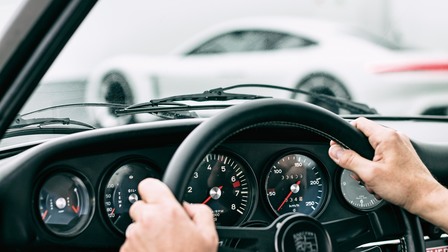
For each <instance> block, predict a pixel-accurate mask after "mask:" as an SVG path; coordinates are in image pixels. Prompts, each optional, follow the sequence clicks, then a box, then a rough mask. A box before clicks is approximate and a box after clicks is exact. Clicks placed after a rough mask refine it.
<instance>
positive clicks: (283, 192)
mask: <svg viewBox="0 0 448 252" xmlns="http://www.w3.org/2000/svg"><path fill="white" fill-rule="evenodd" d="M324 172H325V170H324V169H323V167H322V166H321V165H320V164H319V163H318V162H316V161H314V160H313V158H311V157H310V156H308V155H305V154H299V153H291V154H287V155H283V156H281V157H280V158H278V159H277V160H275V162H274V163H273V164H272V165H271V166H270V168H269V170H268V173H267V175H266V181H265V191H266V198H267V201H268V203H269V206H270V207H271V208H272V210H273V212H274V213H276V214H277V215H281V214H285V213H290V212H297V213H303V214H307V215H316V214H317V212H318V211H319V209H320V208H321V207H322V205H323V203H324V198H325V196H326V190H327V180H326V176H325V173H324Z"/></svg>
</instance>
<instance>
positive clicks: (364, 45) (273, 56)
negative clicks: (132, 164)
mask: <svg viewBox="0 0 448 252" xmlns="http://www.w3.org/2000/svg"><path fill="white" fill-rule="evenodd" d="M446 9H448V2H446V1H443V0H439V1H430V2H424V3H423V2H419V1H398V0H397V1H388V0H384V1H368V0H363V1H359V0H353V1H341V0H328V1H297V0H284V1H281V2H279V1H264V0H256V1H255V0H247V1H236V0H228V1H218V2H217V1H206V0H197V1H146V0H139V1H137V0H134V1H132V3H129V2H126V1H119V0H107V1H99V2H98V3H97V5H96V6H95V7H94V9H93V10H92V11H91V13H90V14H89V15H88V16H87V18H86V20H85V21H84V22H83V23H82V25H81V26H80V27H79V29H78V31H77V32H76V33H75V34H74V36H73V38H72V39H71V40H70V41H69V43H68V44H67V46H66V47H65V48H64V49H63V51H62V53H61V54H60V56H59V57H58V58H57V60H56V61H55V62H54V64H53V66H52V67H51V68H50V70H49V71H48V73H47V74H46V75H45V77H44V78H43V79H42V81H41V83H40V85H39V87H38V88H37V89H36V90H35V93H34V94H33V95H32V97H31V98H30V100H29V101H28V102H27V103H26V105H25V106H24V108H23V109H22V111H21V114H25V113H29V112H32V111H35V110H39V109H42V108H46V107H52V106H58V105H67V104H78V105H77V106H74V105H73V106H64V107H59V108H54V109H49V110H43V111H40V112H38V113H31V114H29V115H26V116H23V118H21V119H30V118H53V119H54V118H69V119H70V120H76V121H78V122H82V123H85V124H88V125H90V126H93V127H110V126H115V125H122V124H130V123H139V122H146V121H151V120H161V119H162V120H163V119H177V118H189V117H207V116H210V115H213V114H215V113H217V112H219V110H220V109H222V108H221V107H212V108H213V111H208V112H204V111H202V112H203V113H201V109H198V110H196V109H195V110H194V111H191V110H190V109H183V110H182V111H177V110H176V109H172V108H170V109H172V110H170V111H168V112H167V111H163V112H160V111H156V112H154V113H153V112H151V114H148V113H147V111H142V113H139V112H136V111H134V110H133V111H132V113H131V112H129V111H125V112H123V108H124V107H126V106H129V105H133V104H138V103H144V102H148V101H150V100H152V99H160V98H164V97H167V96H173V95H182V94H192V93H202V92H203V91H205V90H210V89H214V88H218V87H227V86H232V85H237V84H269V85H274V86H279V87H284V88H288V89H299V90H302V91H304V92H309V93H317V94H321V95H324V96H320V97H317V96H310V95H307V94H303V93H294V92H290V91H287V90H276V89H269V88H261V87H259V86H258V87H249V88H241V89H235V90H229V91H228V92H230V93H243V94H253V95H258V96H270V97H271V96H273V97H279V98H287V99H297V100H301V101H305V102H311V103H314V104H317V105H320V106H322V107H324V108H327V109H329V110H331V111H333V112H336V113H339V114H342V115H346V114H365V113H378V114H379V115H385V116H427V115H431V116H433V115H436V116H446V115H447V113H448V109H447V108H448V32H444V31H445V30H446V29H445V27H444V26H446V24H448V16H447V15H446V13H445V10H446ZM0 16H1V17H2V18H3V15H0ZM403 48H406V49H403ZM326 96H330V97H336V98H338V99H340V100H348V101H353V102H356V103H363V104H366V105H367V108H374V109H375V110H369V109H365V110H352V109H350V107H347V106H345V105H341V104H340V103H339V102H336V103H335V102H334V101H330V102H328V101H326V98H325V97H326ZM244 97H245V98H244V99H253V98H248V96H244ZM217 100H218V101H217ZM217 100H213V101H207V102H206V103H207V104H210V103H212V104H223V105H228V104H233V103H235V102H242V101H219V99H217ZM243 101H245V100H243ZM173 102H178V103H187V104H189V105H191V103H192V102H189V101H173ZM83 103H84V104H83ZM85 103H94V104H90V105H87V104H85ZM99 103H101V106H99ZM106 103H108V104H113V105H110V106H109V105H105V104H106ZM193 103H194V102H193ZM196 103H199V104H204V102H202V103H201V102H196ZM80 104H83V105H82V106H80ZM117 104H122V105H123V106H117ZM146 105H147V104H146ZM162 105H164V106H168V105H170V104H162ZM176 106H178V105H176ZM146 107H147V106H146ZM146 107H145V106H139V107H138V108H139V109H143V110H144V109H146ZM117 109H121V110H122V111H121V113H116V110H117ZM128 112H129V113H128ZM27 122H29V121H27ZM62 122H64V121H62ZM62 122H61V121H56V122H54V121H53V123H52V124H58V123H59V124H64V123H62ZM40 124H42V122H40V123H39V125H40ZM69 124H70V125H72V123H69ZM65 125H66V124H65ZM75 126H76V127H83V126H81V125H80V124H76V125H75ZM27 127H28V126H27ZM86 128H89V127H86ZM19 129H20V127H19Z"/></svg>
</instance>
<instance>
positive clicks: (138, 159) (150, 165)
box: [97, 156, 161, 235]
mask: <svg viewBox="0 0 448 252" xmlns="http://www.w3.org/2000/svg"><path fill="white" fill-rule="evenodd" d="M133 163H140V164H143V165H144V167H145V169H147V170H148V173H153V174H155V178H157V179H161V172H160V168H159V167H158V166H157V165H155V163H154V162H152V161H151V160H150V159H148V158H146V157H143V156H127V157H123V158H120V159H118V160H115V161H113V162H112V163H111V164H110V165H109V166H108V168H107V169H106V170H105V173H104V174H103V176H102V178H101V182H100V184H99V189H98V190H97V191H98V199H100V200H99V201H98V204H99V209H100V213H101V214H100V215H101V217H102V218H101V219H103V221H104V223H105V225H107V226H108V227H110V229H112V230H113V231H114V232H116V233H117V234H119V235H124V232H125V230H121V229H120V228H118V227H117V226H116V225H115V224H114V223H112V221H111V219H110V218H109V215H108V211H107V207H106V205H105V201H106V198H105V193H106V187H107V184H108V182H109V181H110V180H111V179H112V177H113V175H114V173H116V172H117V171H118V170H119V169H120V168H123V167H124V166H126V165H128V164H133ZM133 189H134V190H135V193H136V194H138V192H137V186H136V187H135V188H133ZM138 198H140V197H138ZM123 200H126V199H125V198H123Z"/></svg>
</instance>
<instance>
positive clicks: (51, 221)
mask: <svg viewBox="0 0 448 252" xmlns="http://www.w3.org/2000/svg"><path fill="white" fill-rule="evenodd" d="M39 212H40V217H41V219H42V221H43V222H44V224H45V226H46V227H47V228H48V229H49V230H50V231H51V232H52V233H54V234H56V235H60V236H74V235H77V234H79V233H80V232H81V231H82V230H83V229H84V228H85V227H86V225H87V223H88V221H89V220H90V216H91V213H92V202H91V199H90V197H89V191H88V190H87V187H86V185H85V184H84V182H83V181H82V180H81V179H80V178H78V177H77V176H75V175H73V174H71V173H68V172H64V173H58V174H56V175H53V176H52V177H50V178H48V179H47V180H46V181H45V183H44V184H43V185H42V188H41V189H40V192H39Z"/></svg>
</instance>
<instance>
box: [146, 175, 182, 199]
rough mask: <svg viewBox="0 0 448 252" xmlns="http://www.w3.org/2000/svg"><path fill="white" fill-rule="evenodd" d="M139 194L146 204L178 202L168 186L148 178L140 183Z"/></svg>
mask: <svg viewBox="0 0 448 252" xmlns="http://www.w3.org/2000/svg"><path fill="white" fill-rule="evenodd" d="M138 192H139V194H140V196H141V197H142V200H143V201H145V202H146V203H162V202H172V201H173V200H174V201H177V199H176V198H175V197H174V195H173V193H172V192H171V190H170V189H169V188H168V186H166V185H165V184H164V183H163V182H162V181H160V180H158V179H154V178H147V179H144V180H143V181H142V182H140V184H139V185H138Z"/></svg>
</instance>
